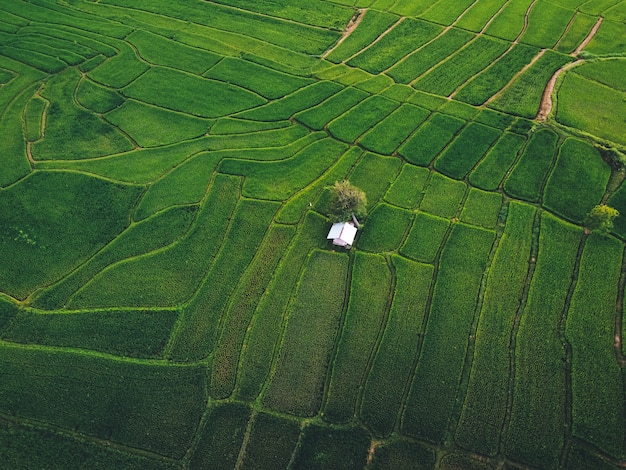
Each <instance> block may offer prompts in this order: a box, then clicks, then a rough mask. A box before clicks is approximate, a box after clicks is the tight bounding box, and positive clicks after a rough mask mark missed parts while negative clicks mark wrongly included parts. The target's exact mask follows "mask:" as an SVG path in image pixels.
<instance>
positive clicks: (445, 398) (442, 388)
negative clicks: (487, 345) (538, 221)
mask: <svg viewBox="0 0 626 470" xmlns="http://www.w3.org/2000/svg"><path fill="white" fill-rule="evenodd" d="M494 239H495V233H493V232H490V231H487V230H484V229H479V228H474V227H471V226H469V225H464V224H456V225H455V226H454V227H453V228H452V231H451V233H450V238H449V239H448V241H447V243H446V245H445V247H444V249H443V250H442V253H441V259H440V262H439V270H438V273H437V280H436V283H435V288H434V292H433V297H432V305H431V308H430V313H429V316H428V323H427V325H426V331H425V332H424V340H423V345H422V352H421V355H420V362H419V364H418V367H417V371H416V373H415V376H414V377H413V383H412V386H411V390H410V392H409V395H408V397H407V402H406V408H405V410H404V415H403V420H402V430H403V432H404V433H406V434H408V435H410V436H413V437H416V438H420V439H424V440H426V441H429V442H433V443H440V442H443V440H444V438H445V436H446V433H447V429H448V424H449V421H450V418H451V415H452V410H453V408H454V404H455V398H456V395H457V391H458V387H459V382H460V379H461V374H462V371H463V365H464V362H465V354H466V350H467V344H468V336H469V333H470V327H471V324H472V321H473V318H474V311H475V310H476V306H477V301H478V293H479V289H480V285H481V280H482V277H483V273H484V271H485V268H486V267H487V261H488V257H489V252H490V251H491V245H492V243H493V241H494Z"/></svg>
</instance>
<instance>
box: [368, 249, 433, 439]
mask: <svg viewBox="0 0 626 470" xmlns="http://www.w3.org/2000/svg"><path fill="white" fill-rule="evenodd" d="M392 259H393V267H394V268H395V272H396V286H395V292H394V295H393V303H392V305H391V310H390V312H389V318H388V319H387V325H386V327H385V331H384V333H383V336H382V338H381V340H380V344H379V346H378V351H377V353H376V356H375V357H374V360H373V362H372V369H371V370H370V372H369V374H368V379H367V383H366V384H365V388H364V389H363V401H362V403H361V411H360V415H361V418H362V419H363V421H364V422H365V424H367V425H368V426H369V427H370V428H371V429H372V431H373V433H374V434H375V435H376V436H381V437H384V436H388V435H389V434H391V432H392V431H393V430H394V427H395V422H396V417H397V415H398V411H399V410H400V407H401V406H402V399H403V395H404V390H405V388H406V387H407V385H408V383H409V382H410V380H411V376H412V374H413V369H414V363H415V360H416V349H417V345H418V339H419V337H418V335H416V334H411V333H414V332H420V331H421V330H422V323H423V321H424V316H425V315H426V306H427V303H428V292H429V290H430V285H431V283H432V277H433V267H432V266H429V265H426V264H420V263H415V262H413V261H408V260H406V259H404V258H400V257H398V256H396V257H394V258H392ZM409 286H410V287H409Z"/></svg>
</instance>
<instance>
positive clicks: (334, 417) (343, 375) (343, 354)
mask: <svg viewBox="0 0 626 470" xmlns="http://www.w3.org/2000/svg"><path fill="white" fill-rule="evenodd" d="M390 290H391V273H390V270H389V266H388V265H387V262H386V261H385V259H384V258H383V257H382V256H378V255H371V254H365V253H361V252H357V253H356V255H355V257H354V265H353V268H352V284H351V286H350V302H349V304H348V310H347V313H346V319H345V322H344V325H343V330H342V334H341V339H340V340H339V341H338V345H337V354H336V356H335V359H334V363H333V368H332V374H331V377H330V383H329V385H328V393H327V398H326V402H325V404H324V409H323V412H322V417H323V418H324V420H325V421H329V422H331V423H344V422H348V421H351V420H352V419H353V417H354V415H355V407H356V404H357V399H358V396H359V391H360V385H361V383H362V382H363V381H364V379H365V377H366V374H367V366H368V362H369V359H370V357H372V355H373V354H374V353H375V347H376V340H377V338H378V336H379V334H380V330H381V327H382V326H383V325H384V320H385V316H386V314H387V311H388V305H387V302H388V299H389V294H390Z"/></svg>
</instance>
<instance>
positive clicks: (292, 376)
mask: <svg viewBox="0 0 626 470" xmlns="http://www.w3.org/2000/svg"><path fill="white" fill-rule="evenodd" d="M347 269H348V258H347V256H345V255H340V254H336V253H327V252H323V251H314V252H313V253H312V254H311V256H310V260H309V263H308V264H307V267H306V269H305V271H304V273H303V274H302V278H301V279H300V283H299V285H298V290H297V293H296V298H295V301H294V303H293V305H292V307H291V308H290V309H289V312H288V322H287V327H286V329H285V337H284V339H283V347H282V348H281V351H280V353H279V355H278V358H277V360H276V366H275V367H276V368H275V371H274V374H273V376H272V379H271V382H270V384H269V387H268V389H267V390H266V392H265V394H264V395H263V403H264V404H265V405H267V406H270V407H272V408H275V409H278V410H281V411H284V412H287V413H291V414H295V415H297V416H314V415H315V414H317V412H318V411H319V408H320V405H321V401H322V397H321V394H320V392H321V390H322V387H323V385H324V380H325V377H326V372H327V369H328V365H329V361H330V355H331V351H332V347H333V343H334V342H335V337H336V336H337V331H338V328H339V320H340V319H341V315H342V311H343V307H342V306H343V303H344V296H345V292H346V280H347V279H346V274H347Z"/></svg>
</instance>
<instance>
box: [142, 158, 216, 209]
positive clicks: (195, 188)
mask: <svg viewBox="0 0 626 470" xmlns="http://www.w3.org/2000/svg"><path fill="white" fill-rule="evenodd" d="M216 166H217V162H216V158H214V157H213V156H212V155H210V154H207V153H199V154H197V155H194V156H192V157H191V158H189V159H188V160H186V161H184V162H183V163H181V164H180V165H179V166H177V167H176V168H174V169H173V170H172V171H171V172H169V173H166V174H165V175H164V176H163V177H162V178H160V179H158V180H156V181H155V182H154V183H152V184H151V185H150V187H149V188H148V190H147V191H146V192H145V193H144V194H143V196H142V198H141V201H139V204H137V207H136V208H135V213H134V216H133V218H134V219H135V220H144V219H145V218H147V217H150V216H152V215H154V214H156V213H158V212H159V211H161V210H163V209H166V208H168V207H173V206H177V205H185V204H195V203H199V202H200V201H201V200H202V198H203V197H204V196H205V194H206V192H207V188H208V187H209V183H210V181H211V178H212V177H213V172H214V171H215V167H216Z"/></svg>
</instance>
